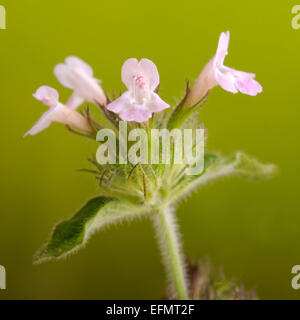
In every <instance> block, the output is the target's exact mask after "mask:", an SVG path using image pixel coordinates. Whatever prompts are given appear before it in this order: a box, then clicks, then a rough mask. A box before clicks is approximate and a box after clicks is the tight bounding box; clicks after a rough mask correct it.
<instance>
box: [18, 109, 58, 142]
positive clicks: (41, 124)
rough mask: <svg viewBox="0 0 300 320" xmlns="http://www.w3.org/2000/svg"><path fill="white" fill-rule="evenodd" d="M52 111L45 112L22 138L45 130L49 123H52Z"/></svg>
mask: <svg viewBox="0 0 300 320" xmlns="http://www.w3.org/2000/svg"><path fill="white" fill-rule="evenodd" d="M52 111H53V110H52V109H50V110H48V111H46V112H45V113H43V115H42V116H41V117H40V119H39V120H38V121H37V122H36V123H35V124H34V126H33V127H32V128H31V129H30V130H29V131H27V132H26V133H25V135H24V137H26V136H27V135H31V136H33V135H35V134H37V133H39V132H41V131H43V130H45V129H47V128H48V127H49V126H50V124H51V122H52Z"/></svg>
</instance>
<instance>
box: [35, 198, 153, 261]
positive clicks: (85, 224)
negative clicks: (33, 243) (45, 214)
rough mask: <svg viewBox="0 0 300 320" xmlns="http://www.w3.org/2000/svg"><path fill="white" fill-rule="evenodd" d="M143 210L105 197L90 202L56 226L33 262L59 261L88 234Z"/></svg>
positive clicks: (82, 242)
mask: <svg viewBox="0 0 300 320" xmlns="http://www.w3.org/2000/svg"><path fill="white" fill-rule="evenodd" d="M146 211H147V208H146V207H142V206H136V205H133V204H132V203H130V202H127V201H124V200H119V199H115V198H108V197H97V198H94V199H91V200H90V201H88V202H87V203H86V205H85V206H83V207H82V208H81V209H80V210H79V211H78V212H77V213H76V214H75V215H74V216H73V217H72V218H71V219H69V220H66V221H63V222H61V223H59V224H58V225H57V226H56V227H55V229H54V231H53V234H52V236H51V239H50V241H49V242H48V243H47V244H46V246H45V247H44V248H43V249H42V250H41V251H40V252H39V253H38V254H37V256H36V258H35V260H34V261H35V262H36V263H40V262H43V261H45V260H51V259H60V258H63V257H65V256H66V255H68V254H70V253H73V252H74V251H76V250H78V249H79V248H81V247H82V246H83V245H84V244H85V243H86V242H87V240H88V239H89V237H90V236H91V234H92V233H93V232H95V231H96V230H98V229H100V228H102V227H103V226H105V225H108V224H111V223H115V222H118V221H120V220H122V219H126V218H131V217H133V216H134V215H136V214H138V213H143V212H146Z"/></svg>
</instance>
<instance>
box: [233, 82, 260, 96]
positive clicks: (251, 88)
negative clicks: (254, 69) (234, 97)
mask: <svg viewBox="0 0 300 320" xmlns="http://www.w3.org/2000/svg"><path fill="white" fill-rule="evenodd" d="M236 87H237V89H238V90H239V91H240V92H241V93H244V94H248V95H249V96H256V95H257V94H258V93H261V92H262V91H263V88H262V86H261V85H260V84H259V83H258V82H257V81H256V80H254V79H249V78H248V79H247V78H246V79H245V78H244V79H238V80H237V82H236Z"/></svg>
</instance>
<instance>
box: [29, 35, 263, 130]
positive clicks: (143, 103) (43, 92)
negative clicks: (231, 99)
mask: <svg viewBox="0 0 300 320" xmlns="http://www.w3.org/2000/svg"><path fill="white" fill-rule="evenodd" d="M228 45H229V31H227V32H225V33H224V32H223V33H221V35H220V38H219V44H218V48H217V52H216V55H215V56H214V57H213V58H212V59H211V60H210V61H209V62H208V64H207V65H206V66H205V68H204V69H203V71H202V72H201V73H200V75H199V77H198V78H197V79H196V81H195V83H194V86H193V88H192V89H191V90H190V92H189V93H188V96H187V98H186V101H185V107H187V108H189V107H192V106H194V105H196V104H197V103H198V102H199V101H201V99H203V97H204V96H206V95H207V93H208V92H209V91H210V90H211V89H212V88H214V87H215V86H217V85H220V86H221V87H222V88H223V89H224V90H226V91H229V92H232V93H237V92H241V93H244V94H248V95H252V96H254V95H256V94H257V93H260V92H262V87H261V85H260V84H259V83H258V82H257V81H255V80H254V78H255V74H252V73H246V72H242V71H237V70H234V69H232V68H229V67H226V66H224V59H225V56H226V55H227V53H228V51H227V50H228ZM54 74H55V76H56V78H57V79H58V81H59V82H60V83H61V84H62V85H63V86H65V87H67V88H69V89H71V90H73V94H72V95H71V97H70V98H69V100H68V101H67V103H66V104H62V103H61V102H60V101H59V94H58V92H57V91H56V90H55V89H53V88H50V87H48V86H42V87H40V88H39V89H38V90H37V91H36V93H35V94H34V95H33V96H34V97H35V98H36V99H37V100H40V101H42V102H43V103H44V104H45V105H46V106H48V107H49V110H48V111H47V112H45V113H44V114H43V115H42V117H41V118H40V119H39V120H38V122H37V123H36V124H35V125H34V126H33V127H32V128H31V129H30V130H29V131H28V132H27V133H26V134H25V135H28V134H29V135H34V134H37V133H38V132H40V131H42V130H44V129H46V128H47V127H49V125H50V124H51V123H52V122H53V121H55V122H60V123H63V124H66V125H69V126H71V127H74V128H77V129H79V130H81V131H83V132H86V133H92V132H93V129H92V127H91V125H90V123H89V121H88V120H87V119H86V118H85V117H84V116H83V115H82V114H80V113H78V112H76V111H75V110H76V108H78V107H79V106H80V105H82V103H83V102H84V101H87V102H90V103H94V104H97V105H99V106H101V107H102V108H106V109H107V110H109V111H110V112H113V113H115V114H117V115H118V117H119V118H120V119H121V120H124V121H135V122H139V123H142V122H146V121H147V120H148V119H150V118H151V117H152V114H153V113H155V112H160V111H162V110H164V109H166V108H169V107H170V106H169V104H167V103H166V102H164V101H163V100H162V99H161V98H160V97H159V96H158V94H157V93H155V89H156V88H157V87H158V85H159V73H158V70H157V68H156V65H155V64H154V63H153V62H152V61H150V60H148V59H141V61H140V62H139V61H138V60H137V59H134V58H132V59H128V60H127V61H126V62H125V63H124V65H123V67H122V81H123V83H124V84H125V86H126V87H127V89H128V91H126V92H125V93H123V94H122V95H121V96H120V97H119V98H117V99H116V100H114V101H112V102H110V103H107V101H108V100H107V97H106V94H105V93H104V91H103V89H102V88H101V86H100V82H101V81H100V80H98V79H96V78H95V77H94V73H93V69H92V68H91V67H90V66H89V65H88V64H87V63H85V62H84V61H82V60H81V59H79V58H77V57H68V58H66V60H65V63H61V64H58V65H57V66H56V67H55V69H54Z"/></svg>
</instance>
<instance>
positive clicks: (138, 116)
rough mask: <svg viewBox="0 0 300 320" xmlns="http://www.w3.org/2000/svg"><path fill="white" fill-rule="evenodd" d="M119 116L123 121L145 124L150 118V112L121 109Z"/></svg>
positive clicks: (140, 109) (133, 108)
mask: <svg viewBox="0 0 300 320" xmlns="http://www.w3.org/2000/svg"><path fill="white" fill-rule="evenodd" d="M119 116H120V118H121V119H122V120H123V121H136V122H146V121H147V120H148V119H149V118H151V116H152V112H150V111H148V110H146V109H143V108H139V107H131V108H126V109H123V110H122V111H121V112H120V113H119Z"/></svg>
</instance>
